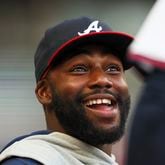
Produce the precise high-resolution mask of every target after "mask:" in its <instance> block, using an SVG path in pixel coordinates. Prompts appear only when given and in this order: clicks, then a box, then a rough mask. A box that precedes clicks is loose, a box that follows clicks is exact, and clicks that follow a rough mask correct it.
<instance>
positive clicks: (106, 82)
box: [88, 69, 113, 89]
mask: <svg viewBox="0 0 165 165" xmlns="http://www.w3.org/2000/svg"><path fill="white" fill-rule="evenodd" d="M88 85H89V88H91V89H94V88H111V87H112V86H113V83H112V81H111V79H110V75H108V74H107V73H105V72H104V71H103V70H101V69H96V70H94V71H93V72H91V73H90V79H89V82H88Z"/></svg>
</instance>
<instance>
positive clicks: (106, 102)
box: [85, 98, 112, 106]
mask: <svg viewBox="0 0 165 165" xmlns="http://www.w3.org/2000/svg"><path fill="white" fill-rule="evenodd" d="M102 104H104V105H111V104H112V101H111V100H110V99H105V98H104V99H92V100H88V101H87V102H86V103H85V105H86V106H92V105H102Z"/></svg>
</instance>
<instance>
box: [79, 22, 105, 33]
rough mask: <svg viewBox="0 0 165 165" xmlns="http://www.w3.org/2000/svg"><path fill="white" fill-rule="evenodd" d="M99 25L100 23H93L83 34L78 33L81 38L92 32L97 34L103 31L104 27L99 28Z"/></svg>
mask: <svg viewBox="0 0 165 165" xmlns="http://www.w3.org/2000/svg"><path fill="white" fill-rule="evenodd" d="M98 23H99V21H93V22H92V23H91V24H90V25H89V26H88V28H87V29H86V30H84V32H83V33H80V32H78V35H79V36H82V35H85V34H89V33H90V32H91V31H95V32H100V31H101V30H102V27H101V26H99V27H98Z"/></svg>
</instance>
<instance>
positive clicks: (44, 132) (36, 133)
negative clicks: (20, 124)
mask: <svg viewBox="0 0 165 165" xmlns="http://www.w3.org/2000/svg"><path fill="white" fill-rule="evenodd" d="M50 132H51V131H48V130H40V131H35V132H32V133H30V134H26V135H22V136H19V137H17V138H15V139H13V140H12V141H10V142H9V143H8V144H7V145H6V146H5V147H4V148H3V149H2V151H3V150H5V149H6V148H8V147H9V146H11V145H12V144H13V143H15V142H17V141H20V140H22V139H24V138H26V137H29V136H33V135H46V134H49V133H50ZM2 151H1V152H2ZM1 152H0V153H1Z"/></svg>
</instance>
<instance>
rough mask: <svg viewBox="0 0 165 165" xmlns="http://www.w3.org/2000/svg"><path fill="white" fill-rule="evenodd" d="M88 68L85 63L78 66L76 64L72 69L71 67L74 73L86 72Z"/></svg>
mask: <svg viewBox="0 0 165 165" xmlns="http://www.w3.org/2000/svg"><path fill="white" fill-rule="evenodd" d="M87 71H88V69H87V67H86V66H84V65H78V66H74V67H73V68H72V69H71V72H73V73H85V72H87Z"/></svg>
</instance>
